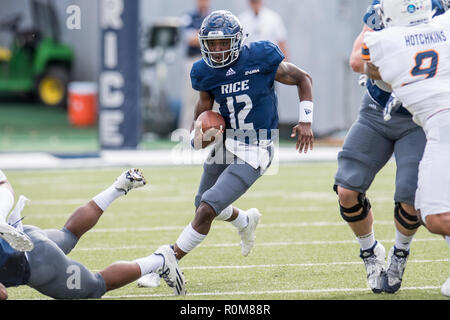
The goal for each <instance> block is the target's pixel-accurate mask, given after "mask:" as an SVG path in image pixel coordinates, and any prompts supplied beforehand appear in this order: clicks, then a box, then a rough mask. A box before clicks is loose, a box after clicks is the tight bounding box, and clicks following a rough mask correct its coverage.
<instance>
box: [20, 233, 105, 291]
mask: <svg viewBox="0 0 450 320" xmlns="http://www.w3.org/2000/svg"><path fill="white" fill-rule="evenodd" d="M24 232H25V233H26V234H27V235H28V236H29V237H30V238H31V240H32V241H33V244H34V249H33V250H32V251H30V252H27V253H26V256H27V259H28V263H29V265H30V279H29V281H28V283H27V285H28V286H30V287H32V288H33V289H35V290H37V291H39V292H41V293H42V294H45V295H47V296H49V297H52V298H55V299H87V298H100V297H101V296H102V295H104V294H105V292H106V285H105V281H104V279H103V277H102V276H101V275H100V274H99V273H93V272H91V271H89V270H88V269H87V268H86V267H85V266H84V265H82V264H81V263H79V262H77V261H74V260H72V259H70V258H69V257H67V254H69V252H70V251H71V250H72V249H73V248H74V247H75V245H76V244H77V241H78V238H77V237H76V236H75V235H74V234H73V233H71V232H70V231H69V230H67V229H66V228H63V229H61V230H41V229H39V228H38V227H35V226H29V225H24Z"/></svg>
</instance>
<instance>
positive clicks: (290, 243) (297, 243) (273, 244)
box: [72, 238, 443, 251]
mask: <svg viewBox="0 0 450 320" xmlns="http://www.w3.org/2000/svg"><path fill="white" fill-rule="evenodd" d="M378 241H381V242H394V241H395V240H394V239H388V240H378ZM429 241H443V240H442V239H440V238H423V239H414V242H429ZM356 243H357V241H356V240H340V241H338V240H333V241H321V240H317V241H285V242H261V243H258V244H257V245H258V246H264V247H276V246H303V245H328V244H332V245H333V244H356ZM238 246H239V243H212V244H200V245H199V246H198V247H204V248H223V247H225V248H226V247H238ZM149 248H151V245H135V246H119V247H91V248H75V249H73V250H72V251H107V250H111V251H115V250H130V249H149Z"/></svg>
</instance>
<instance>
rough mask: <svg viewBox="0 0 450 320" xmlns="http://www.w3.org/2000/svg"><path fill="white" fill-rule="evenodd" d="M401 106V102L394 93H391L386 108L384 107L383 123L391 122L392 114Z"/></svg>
mask: <svg viewBox="0 0 450 320" xmlns="http://www.w3.org/2000/svg"><path fill="white" fill-rule="evenodd" d="M401 105H402V102H401V101H400V100H399V99H398V98H397V97H396V96H395V94H394V93H392V94H391V96H390V97H389V100H388V102H386V106H385V107H384V110H383V119H384V121H389V120H391V118H392V116H391V114H392V112H395V111H397V110H398V108H400V107H401Z"/></svg>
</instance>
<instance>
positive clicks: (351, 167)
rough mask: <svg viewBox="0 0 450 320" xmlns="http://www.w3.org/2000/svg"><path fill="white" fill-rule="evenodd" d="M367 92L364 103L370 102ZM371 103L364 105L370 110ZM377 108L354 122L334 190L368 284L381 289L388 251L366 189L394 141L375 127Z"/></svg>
mask: <svg viewBox="0 0 450 320" xmlns="http://www.w3.org/2000/svg"><path fill="white" fill-rule="evenodd" d="M368 99H369V98H368V96H367V95H366V96H365V97H364V100H363V104H364V105H368V104H369V103H370V102H369V100H368ZM368 109H369V107H365V110H368ZM377 117H380V119H382V118H381V115H380V114H378V112H376V111H373V112H371V111H366V112H361V114H360V117H359V118H358V120H357V122H355V124H353V126H352V128H351V129H350V131H349V133H348V134H347V137H346V139H345V142H344V146H343V149H342V151H340V152H339V155H338V171H337V173H336V175H335V186H334V190H335V192H336V193H337V194H338V198H339V210H340V212H341V216H342V218H343V219H344V221H346V222H347V223H348V225H349V227H350V228H351V230H352V231H353V233H354V235H355V236H356V239H357V240H358V242H359V244H360V257H361V258H362V259H363V261H364V264H365V266H366V271H367V279H368V283H369V287H370V288H371V289H372V291H373V292H375V293H380V292H381V275H382V273H383V272H384V259H385V251H384V247H383V246H382V244H381V243H379V242H378V241H376V239H375V235H374V231H373V212H372V209H371V205H370V201H369V200H368V198H367V196H366V191H367V190H368V188H369V187H370V185H371V183H372V181H373V179H374V177H375V175H376V174H377V173H378V171H379V170H380V169H381V168H382V167H383V166H384V165H385V164H386V162H387V161H388V160H389V159H390V157H391V155H392V152H393V142H392V141H391V140H389V139H386V138H385V137H384V136H382V135H381V134H380V130H377V129H376V128H375V126H376V122H377V121H382V120H378V118H377Z"/></svg>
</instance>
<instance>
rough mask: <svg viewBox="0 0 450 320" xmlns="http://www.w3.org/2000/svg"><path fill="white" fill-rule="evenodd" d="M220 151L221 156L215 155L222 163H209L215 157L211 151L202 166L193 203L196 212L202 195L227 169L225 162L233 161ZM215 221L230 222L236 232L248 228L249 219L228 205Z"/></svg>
mask: <svg viewBox="0 0 450 320" xmlns="http://www.w3.org/2000/svg"><path fill="white" fill-rule="evenodd" d="M221 151H222V152H223V156H221V155H217V157H221V158H222V162H220V163H213V162H212V161H211V159H212V158H213V157H214V156H215V152H214V151H213V153H212V156H211V157H210V158H209V159H208V160H209V161H206V162H205V164H204V165H203V174H202V178H201V181H200V186H199V188H198V192H197V195H196V197H195V203H194V204H195V208H196V210H197V209H198V207H199V206H200V204H201V199H202V196H203V194H204V193H205V192H206V191H208V190H209V189H211V188H212V187H213V186H214V184H215V183H216V182H217V179H218V178H219V176H220V175H221V174H222V172H223V171H224V170H225V169H226V168H227V167H228V164H227V162H229V161H230V160H232V159H234V155H232V154H231V153H230V152H228V151H227V150H226V149H225V148H222V150H221ZM252 211H254V210H252ZM216 220H220V221H227V222H230V223H231V224H232V225H233V226H234V227H236V229H237V230H238V231H241V230H243V229H245V228H246V227H247V226H248V221H249V217H248V215H247V212H246V211H244V210H242V209H240V208H238V207H236V206H233V205H231V204H230V205H229V206H228V207H226V208H225V209H223V210H222V211H221V212H220V213H219V214H217V215H216Z"/></svg>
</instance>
